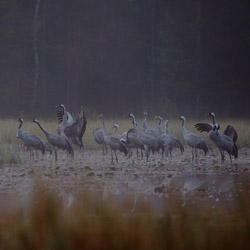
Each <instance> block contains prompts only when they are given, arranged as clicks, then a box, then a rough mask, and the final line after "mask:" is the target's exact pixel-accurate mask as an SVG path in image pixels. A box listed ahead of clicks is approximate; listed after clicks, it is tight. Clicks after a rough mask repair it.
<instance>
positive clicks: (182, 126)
mask: <svg viewBox="0 0 250 250" xmlns="http://www.w3.org/2000/svg"><path fill="white" fill-rule="evenodd" d="M181 130H182V134H186V133H187V130H186V129H185V120H182V125H181Z"/></svg>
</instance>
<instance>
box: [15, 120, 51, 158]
mask: <svg viewBox="0 0 250 250" xmlns="http://www.w3.org/2000/svg"><path fill="white" fill-rule="evenodd" d="M18 121H19V122H20V125H19V126H18V131H17V137H18V138H19V139H20V140H21V141H22V142H23V144H24V146H25V147H26V148H27V150H29V151H30V153H31V150H32V149H34V150H40V151H41V152H42V154H43V155H44V154H45V151H46V143H45V141H44V140H43V139H42V138H40V137H39V136H36V135H34V134H31V133H28V132H26V131H23V130H22V125H23V119H22V118H19V119H18Z"/></svg>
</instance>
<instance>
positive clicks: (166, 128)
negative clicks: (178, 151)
mask: <svg viewBox="0 0 250 250" xmlns="http://www.w3.org/2000/svg"><path fill="white" fill-rule="evenodd" d="M165 131H166V134H168V123H167V122H166V123H165Z"/></svg>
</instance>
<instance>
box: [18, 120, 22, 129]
mask: <svg viewBox="0 0 250 250" xmlns="http://www.w3.org/2000/svg"><path fill="white" fill-rule="evenodd" d="M19 122H20V124H19V126H18V128H19V129H21V127H22V126H23V121H22V120H19Z"/></svg>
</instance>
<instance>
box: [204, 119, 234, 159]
mask: <svg viewBox="0 0 250 250" xmlns="http://www.w3.org/2000/svg"><path fill="white" fill-rule="evenodd" d="M208 136H209V138H210V139H211V140H212V141H213V142H214V143H215V145H216V146H217V147H218V149H219V151H220V154H221V161H222V162H224V159H225V151H226V152H227V153H228V154H229V157H230V161H231V163H232V155H233V156H234V157H235V158H238V148H237V145H236V144H235V142H234V141H233V139H232V138H231V137H229V136H227V135H225V134H223V133H221V132H220V131H219V125H218V123H215V124H214V125H213V128H212V129H211V130H210V131H209V133H208Z"/></svg>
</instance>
